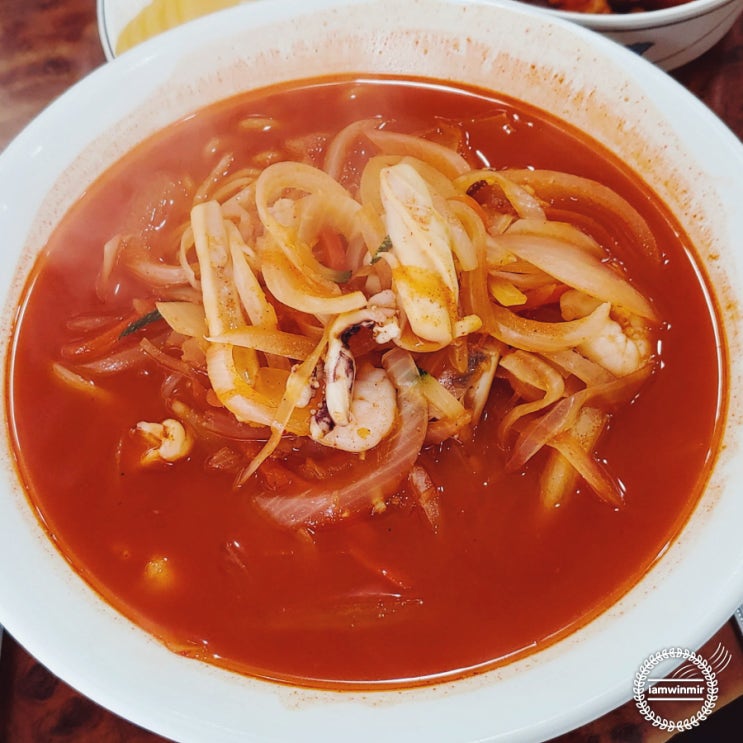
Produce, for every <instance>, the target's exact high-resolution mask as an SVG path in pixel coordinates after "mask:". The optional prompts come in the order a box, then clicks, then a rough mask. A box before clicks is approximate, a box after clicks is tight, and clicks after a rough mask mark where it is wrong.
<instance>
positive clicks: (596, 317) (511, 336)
mask: <svg viewBox="0 0 743 743" xmlns="http://www.w3.org/2000/svg"><path fill="white" fill-rule="evenodd" d="M609 309H610V305H609V304H608V303H605V304H601V305H599V306H598V307H597V308H596V309H595V310H594V311H593V312H592V313H591V314H590V315H586V317H582V318H580V319H579V320H570V321H568V322H541V321H539V320H529V319H528V318H525V317H521V316H519V315H517V314H515V313H514V312H511V311H510V310H507V309H506V308H505V307H500V306H498V305H493V308H492V315H493V321H494V326H493V328H492V329H490V332H491V333H492V334H493V335H494V336H495V337H496V338H497V339H498V340H499V341H503V343H506V344H508V345H509V346H512V347H513V348H519V349H521V350H523V351H536V352H538V353H551V352H554V351H565V350H566V349H569V348H575V346H579V345H580V344H581V343H585V342H586V341H588V340H590V339H591V338H595V337H596V336H597V335H598V334H599V333H600V332H601V329H602V328H603V327H604V325H605V323H606V321H607V320H608V318H609Z"/></svg>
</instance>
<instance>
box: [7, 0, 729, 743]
mask: <svg viewBox="0 0 743 743" xmlns="http://www.w3.org/2000/svg"><path fill="white" fill-rule="evenodd" d="M534 49H539V50H540V53H539V58H538V59H535V58H534V54H533V50H534ZM340 73H354V74H360V75H363V74H375V75H384V74H395V75H411V76H415V77H428V78H434V79H447V80H452V81H454V82H456V81H461V82H463V83H467V84H471V85H476V86H479V87H483V88H489V89H492V90H495V91H499V92H502V93H505V94H507V95H509V96H511V97H513V98H516V99H520V100H523V101H525V102H527V103H529V104H531V105H534V106H536V107H538V108H541V109H544V110H546V111H547V112H549V113H551V114H552V115H554V116H557V117H558V118H561V119H563V120H565V121H568V122H570V123H571V124H573V125H574V126H576V127H578V128H580V129H582V130H585V131H588V132H590V133H591V135H592V136H593V137H594V138H595V139H596V140H598V141H599V142H600V143H602V144H603V145H604V146H605V147H607V148H608V149H609V150H611V151H612V152H614V153H615V154H616V155H617V156H619V157H620V158H622V159H623V160H624V161H625V162H626V163H627V164H628V165H629V167H630V168H632V169H633V170H635V171H636V172H637V173H638V174H640V176H641V177H642V178H643V179H644V180H645V181H646V182H647V183H649V184H651V185H652V187H653V188H654V190H655V191H656V193H657V194H658V196H659V197H660V198H661V199H663V200H664V201H665V202H666V204H667V205H668V206H669V208H670V210H671V211H672V212H673V214H674V215H676V217H677V218H678V219H679V221H680V222H681V224H682V225H683V226H684V227H685V229H686V231H687V233H688V234H689V237H690V238H691V240H692V242H693V243H694V244H695V245H696V246H697V248H698V257H699V259H700V261H701V263H702V265H703V266H704V268H705V270H706V272H707V274H708V276H709V282H710V286H712V287H713V289H714V294H715V298H716V302H717V305H718V307H724V308H725V314H724V315H723V316H722V317H721V321H722V329H723V333H724V336H725V337H724V339H722V342H724V343H725V344H726V346H727V349H728V356H729V370H728V371H729V389H730V396H729V401H728V402H729V410H730V413H729V415H728V420H727V424H726V432H725V446H724V448H723V451H722V453H721V455H720V457H719V459H718V462H717V464H716V466H715V468H714V471H713V474H712V477H711V480H710V483H709V486H708V488H707V490H706V492H705V495H704V496H703V499H702V501H701V503H700V504H699V506H698V507H697V509H696V511H695V512H694V514H693V516H692V518H691V520H690V522H689V523H688V525H687V527H686V529H685V530H684V532H683V534H682V535H681V537H680V538H679V539H678V540H677V541H676V542H675V543H674V544H673V545H672V547H671V548H670V549H669V550H668V552H667V554H666V555H664V557H663V559H662V560H660V561H659V563H658V564H657V565H656V566H655V567H654V568H653V569H652V570H651V571H650V573H648V575H647V576H645V578H644V579H642V580H641V581H640V583H639V584H638V585H637V586H635V588H633V589H632V590H631V591H630V592H629V593H628V594H627V595H626V596H625V597H624V598H623V599H622V600H621V601H620V602H619V603H618V604H616V605H615V606H614V607H612V608H611V609H610V610H609V611H607V612H605V613H604V614H603V615H602V616H601V617H599V618H598V619H597V620H595V621H594V622H592V623H591V624H590V625H588V626H587V627H585V628H584V629H582V630H581V631H579V632H577V633H575V634H574V635H571V636H570V637H568V638H567V639H566V640H564V641H562V642H560V643H558V644H556V645H554V646H552V647H550V648H548V649H547V650H545V651H543V652H541V653H538V654H536V655H534V656H531V657H529V658H527V659H525V660H523V661H519V662H517V663H514V664H511V665H509V666H506V667H503V668H501V669H497V670H495V671H492V672H489V673H486V674H483V675H480V676H477V677H473V678H470V679H464V680H461V681H457V682H452V683H448V684H442V685H440V686H436V687H430V688H423V689H410V690H406V691H394V692H378V693H376V692H375V693H369V694H361V693H348V692H346V693H336V692H320V691H308V690H300V689H294V688H291V687H282V686H276V685H272V684H268V683H262V682H258V681H255V680H253V679H248V678H243V677H238V676H235V675H233V674H230V673H228V672H224V671H221V670H219V669H216V668H212V667H207V666H204V665H202V664H199V663H196V662H193V661H189V660H186V659H184V658H181V657H178V656H176V655H174V654H172V653H170V652H168V651H167V650H165V649H164V648H163V647H162V646H160V645H159V644H158V643H157V642H155V641H154V640H153V639H151V638H150V637H149V636H148V635H146V634H145V633H144V632H143V631H141V630H139V629H138V628H136V627H134V626H133V625H131V624H130V623H129V622H128V621H126V620H124V619H123V618H122V617H120V616H119V615H117V614H116V613H115V612H114V611H113V610H112V609H110V608H109V607H108V606H107V605H105V604H103V603H102V602H101V601H100V600H99V599H98V598H97V596H96V595H94V594H93V592H92V591H91V590H90V589H89V588H88V587H87V585H86V584H85V583H84V582H83V581H82V580H81V579H80V578H79V577H78V576H77V575H76V574H75V573H74V572H73V571H72V570H71V569H70V567H69V566H68V565H67V564H66V563H65V562H64V561H63V560H62V559H61V558H60V557H59V555H58V553H57V552H56V550H55V549H54V547H53V546H52V545H51V543H50V542H49V541H48V539H47V538H46V535H45V534H44V533H43V531H42V530H41V529H40V527H39V524H38V522H37V521H36V518H35V516H34V514H33V513H31V512H30V509H29V508H28V505H27V502H26V500H25V496H24V494H23V492H22V489H21V487H20V485H19V484H18V481H17V478H16V476H15V474H14V469H13V464H12V460H11V455H10V453H9V451H8V449H7V445H6V447H5V448H4V449H3V459H4V465H5V466H4V469H5V479H4V483H3V487H2V492H0V562H2V564H4V565H12V566H13V568H12V570H5V571H3V572H2V574H0V621H2V622H3V623H4V624H6V625H7V627H8V629H9V630H10V632H12V633H13V635H14V636H15V637H16V638H17V639H18V640H19V641H20V642H21V643H22V644H23V645H25V646H26V647H27V648H28V649H29V651H30V652H32V653H33V654H34V655H35V656H36V657H37V658H38V659H39V660H40V661H41V662H42V663H44V664H45V665H47V666H48V667H49V668H50V669H51V670H53V671H54V672H55V673H57V674H58V675H60V676H61V677H62V678H63V679H65V680H66V681H68V682H69V683H70V684H72V685H73V686H75V687H76V688H78V689H79V690H80V691H82V692H83V693H85V694H87V695H89V696H91V697H92V698H94V699H96V700H97V701H98V702H100V703H101V704H103V705H105V706H107V707H109V708H111V709H112V710H114V711H115V712H117V713H118V714H120V715H122V716H124V717H127V718H129V719H131V720H133V721H135V722H136V723H138V724H140V725H142V726H144V727H147V728H149V729H152V730H154V731H156V732H159V733H161V734H163V735H166V736H169V737H173V738H175V739H182V740H199V739H203V740H209V739H215V738H219V739H220V740H222V741H230V740H246V739H254V740H262V739H266V738H268V737H271V738H272V739H275V740H287V741H290V740H296V739H297V738H298V737H299V735H300V734H302V735H303V736H308V735H309V736H310V737H312V735H311V734H315V735H320V734H321V735H322V737H323V739H325V740H328V741H333V740H338V741H340V740H346V739H347V737H348V731H349V730H353V731H354V737H355V738H356V739H358V740H362V741H363V740H369V741H372V740H378V739H379V737H380V736H381V735H384V734H385V733H389V731H390V730H393V729H394V730H395V731H396V734H397V735H398V736H399V737H401V738H405V739H407V740H411V741H415V740H426V741H431V740H434V741H435V740H454V739H456V740H476V739H477V740H480V739H492V740H495V739H498V738H504V737H507V736H511V737H513V736H515V737H518V736H522V738H523V739H537V738H547V737H551V736H554V735H557V734H559V733H560V732H563V731H565V730H567V729H570V728H572V727H574V726H576V725H579V724H581V723H583V722H585V721H587V720H589V719H591V718H593V717H595V716H597V715H599V714H601V713H603V712H605V711H607V710H608V709H610V708H612V707H614V706H616V705H618V704H619V703H621V702H623V701H625V700H626V699H629V698H630V697H631V694H632V677H633V675H634V673H635V672H636V670H637V668H638V666H639V664H640V663H641V662H642V660H643V659H644V658H645V657H646V656H647V655H649V654H650V653H652V652H654V651H656V650H658V649H659V648H661V647H665V646H668V645H671V644H673V645H680V646H684V647H693V648H696V647H698V646H699V645H701V644H702V643H703V641H704V640H705V639H707V637H708V636H709V635H711V634H712V633H713V632H714V631H715V630H716V629H717V628H718V627H719V626H720V625H721V624H722V623H723V622H724V621H725V618H726V617H727V616H729V615H730V613H732V610H733V608H734V607H735V605H736V604H737V603H738V601H739V599H740V597H741V596H742V595H743V545H741V543H740V540H739V539H738V538H737V524H739V523H740V522H741V519H742V518H743V503H741V502H740V499H739V498H737V497H736V493H735V492H734V490H735V488H734V483H735V481H736V478H738V477H740V476H741V474H743V473H741V463H740V461H739V457H738V446H739V435H740V429H741V421H740V415H741V414H740V413H737V412H736V411H737V410H740V409H741V408H740V406H739V405H738V404H737V403H738V395H739V394H740V391H741V390H743V378H742V373H743V366H742V363H743V362H741V361H740V359H743V354H741V353H740V350H741V348H740V344H741V338H740V334H739V331H738V322H737V321H738V318H739V316H740V300H741V297H743V281H742V280H741V275H742V274H741V268H742V267H741V257H740V256H739V255H737V254H736V253H735V251H734V249H733V246H734V245H735V236H736V235H740V234H741V233H742V232H743V214H742V213H741V212H740V210H739V203H740V197H741V186H740V180H739V173H740V172H741V167H743V152H742V148H741V145H740V142H738V140H737V139H736V138H735V137H734V136H733V135H732V134H731V133H730V132H729V131H728V130H727V129H726V128H725V127H724V126H723V125H722V124H721V123H720V122H719V121H718V120H717V119H716V118H715V117H714V116H713V115H712V114H711V113H710V112H709V111H708V110H707V109H706V108H704V107H703V106H702V105H701V104H700V103H699V102H698V101H697V100H696V99H694V98H693V97H692V96H691V95H689V94H687V93H686V92H685V91H683V90H682V89H681V88H680V87H679V86H678V85H676V84H675V83H674V82H673V81H672V80H671V79H669V78H668V77H667V76H665V75H664V74H663V73H662V72H661V71H660V70H658V69H656V68H654V67H653V66H651V65H650V64H648V63H646V62H644V61H643V60H641V59H639V58H638V57H636V56H635V55H633V54H631V53H629V52H627V51H625V50H623V49H622V48H621V47H619V46H618V45H616V44H613V43H611V42H609V41H607V40H605V39H603V38H601V37H598V36H596V35H594V34H591V33H589V32H587V31H584V30H583V29H581V28H579V27H577V26H576V25H574V24H570V23H565V22H562V21H560V20H557V21H552V20H550V19H548V18H547V16H545V15H544V14H542V13H539V12H534V11H532V10H530V9H528V8H525V7H524V8H521V7H514V3H504V4H500V3H497V2H474V3H468V4H462V3H459V2H455V1H452V2H446V1H445V0H417V1H416V2H411V3H398V2H394V1H393V0H381V2H369V1H368V0H351V1H349V2H337V1H333V0H311V1H309V2H305V3H303V4H302V5H301V6H300V7H299V8H298V7H297V5H296V4H295V3H293V2H261V3H255V4H247V5H243V6H240V7H238V8H234V9H232V10H226V11H224V12H220V13H217V14H215V15H213V16H209V17H208V18H204V19H202V20H200V21H197V22H194V23H193V24H188V25H187V26H183V27H182V28H179V29H176V30H174V31H172V32H168V33H166V34H163V35H162V36H161V37H159V38H158V39H157V40H153V41H152V42H147V43H144V44H142V45H141V46H139V47H137V48H136V49H135V50H133V51H132V52H129V53H127V54H125V55H122V56H121V57H120V58H118V59H117V60H115V61H114V62H113V63H112V64H110V65H107V66H106V67H104V68H102V69H101V70H99V71H97V72H96V73H94V74H93V75H91V76H90V77H89V78H87V79H86V80H84V81H83V82H82V83H81V84H79V85H78V86H76V87H75V88H74V89H72V90H71V91H69V92H68V93H67V94H65V95H64V96H63V97H62V98H61V99H60V100H58V101H57V102H56V103H55V104H53V105H52V106H51V107H50V108H49V109H48V110H47V111H46V112H45V113H44V114H43V115H42V116H41V117H40V118H39V119H37V120H36V121H35V122H33V124H32V125H31V126H29V128H28V129H27V130H26V131H24V132H23V133H22V134H21V135H20V136H19V137H18V138H17V140H16V141H15V142H14V143H12V145H11V146H10V147H9V148H8V150H7V151H6V152H5V153H4V154H3V156H2V158H0V205H1V206H2V208H0V230H1V231H2V232H3V234H5V235H6V255H7V260H6V261H4V262H3V264H2V266H1V267H0V272H1V273H0V276H1V278H2V285H3V287H5V289H6V293H7V300H6V305H5V314H4V318H3V322H4V327H5V328H6V331H8V328H9V327H10V326H11V324H12V321H13V317H14V315H15V311H16V310H15V308H16V306H17V303H18V300H19V297H20V293H21V290H22V288H23V278H24V277H25V275H26V273H27V271H28V269H29V267H30V266H31V264H32V262H33V260H34V258H35V256H36V255H37V254H38V253H39V251H40V250H41V249H42V248H43V246H44V243H45V240H46V239H47V238H48V236H49V234H50V232H51V230H52V228H53V226H54V225H55V224H56V222H57V221H58V220H59V218H60V217H61V215H62V214H64V213H65V211H66V210H67V209H68V208H69V206H70V205H71V203H72V202H73V201H74V200H75V199H76V198H77V197H78V196H79V194H81V193H82V192H83V190H84V188H85V186H86V184H88V183H89V182H90V181H91V180H92V179H93V178H94V177H96V176H97V175H98V174H100V173H101V172H102V171H103V170H105V168H106V167H107V166H108V165H110V164H112V163H113V162H115V161H116V160H117V159H118V158H119V157H120V156H121V155H123V154H124V153H125V152H127V151H128V150H129V149H130V148H131V147H132V146H133V145H135V144H136V143H137V142H139V141H141V140H142V139H143V138H145V137H146V136H148V135H149V134H151V133H153V132H155V131H157V130H159V129H161V128H162V127H164V126H166V125H167V124H169V123H171V122H172V121H174V120H177V119H179V118H180V117H182V116H184V115H186V114H188V113H189V112H191V111H193V110H194V109H197V108H199V107H201V106H204V105H208V104H209V103H211V102H213V101H216V100H220V99H222V98H226V97H228V96H231V95H233V94H235V93H238V92H241V91H243V90H245V89H246V88H247V87H255V88H259V87H264V86H268V85H272V84H275V83H279V82H283V81H290V80H298V79H305V78H309V77H318V76H325V75H328V74H340ZM91 100H95V101H97V104H96V105H95V106H90V101H91ZM104 104H105V105H104ZM81 111H85V115H84V116H80V112H81ZM669 112H673V113H672V114H671V113H669ZM59 131H66V132H69V136H66V137H65V140H64V145H65V146H64V149H62V148H60V147H59V140H58V137H57V136H56V133H57V132H59ZM700 132H704V136H700V135H699V133H700ZM18 174H22V175H20V176H19V175H18ZM19 179H20V180H21V181H22V186H23V187H22V188H19V187H18V185H19V184H18V181H19ZM32 195H33V196H32ZM5 337H6V338H7V337H9V332H6V333H5ZM9 350H10V349H9V348H8V347H7V342H6V343H5V344H4V347H3V354H4V357H5V358H6V360H7V355H8V353H9ZM6 412H7V411H4V414H6ZM669 607H672V609H673V610H672V611H670V612H669ZM547 610H548V608H547ZM91 638H92V640H91ZM111 669H115V672H112V671H111ZM246 731H248V732H247V733H246Z"/></svg>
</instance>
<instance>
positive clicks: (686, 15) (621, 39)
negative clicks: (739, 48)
mask: <svg viewBox="0 0 743 743" xmlns="http://www.w3.org/2000/svg"><path fill="white" fill-rule="evenodd" d="M542 11H543V12H544V13H546V14H547V15H550V16H554V17H556V18H563V19H565V20H569V21H572V22H573V23H577V24H578V25H580V26H584V27H585V28H590V29H591V30H592V31H596V32H598V33H600V34H603V35H604V36H606V37H608V38H610V39H612V40H613V41H616V42H617V43H619V44H621V45H622V46H625V47H627V49H631V50H632V51H634V52H636V53H637V54H639V55H640V56H642V57H644V58H645V59H647V60H648V61H650V62H653V63H654V64H657V65H658V66H659V67H661V68H662V69H664V70H673V69H676V68H677V67H681V66H682V65H685V64H686V63H687V62H691V61H692V60H693V59H696V58H697V57H699V56H701V55H702V54H704V53H705V52H706V51H709V50H710V49H711V48H712V47H713V46H714V45H715V44H717V42H718V41H720V40H721V39H722V38H723V36H725V34H727V32H728V31H729V30H730V29H731V27H732V26H733V24H734V23H735V21H736V20H737V18H738V16H739V15H740V14H741V12H742V11H743V0H689V2H684V3H681V4H679V5H674V6H671V7H667V8H662V9H660V10H649V11H644V12H635V13H610V14H597V13H577V12H571V11H564V10H557V9H554V8H547V7H545V8H542Z"/></svg>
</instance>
